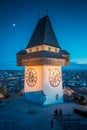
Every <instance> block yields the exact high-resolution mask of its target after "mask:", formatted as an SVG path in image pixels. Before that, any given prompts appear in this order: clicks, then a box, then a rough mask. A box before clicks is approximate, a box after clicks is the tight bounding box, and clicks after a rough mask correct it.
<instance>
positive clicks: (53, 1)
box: [0, 0, 87, 69]
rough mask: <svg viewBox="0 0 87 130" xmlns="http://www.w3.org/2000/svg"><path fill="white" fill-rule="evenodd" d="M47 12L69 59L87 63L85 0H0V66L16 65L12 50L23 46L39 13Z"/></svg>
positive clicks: (41, 14) (12, 67)
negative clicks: (68, 54)
mask: <svg viewBox="0 0 87 130" xmlns="http://www.w3.org/2000/svg"><path fill="white" fill-rule="evenodd" d="M47 6H48V15H49V17H50V20H51V23H52V25H53V28H54V31H55V34H56V37H57V40H58V42H59V44H60V46H61V48H62V49H65V50H67V51H68V52H69V53H70V60H71V62H72V61H73V62H77V63H87V0H0V69H17V68H20V67H16V53H17V52H18V51H20V50H22V49H25V48H26V46H27V44H28V41H29V39H30V37H31V35H32V32H33V31H34V28H35V26H36V24H37V21H38V19H39V16H38V10H40V17H43V16H45V15H46V13H47V12H46V7H47Z"/></svg>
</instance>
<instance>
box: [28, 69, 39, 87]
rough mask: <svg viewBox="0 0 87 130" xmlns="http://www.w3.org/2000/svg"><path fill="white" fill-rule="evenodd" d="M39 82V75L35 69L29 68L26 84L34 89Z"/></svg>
mask: <svg viewBox="0 0 87 130" xmlns="http://www.w3.org/2000/svg"><path fill="white" fill-rule="evenodd" d="M36 82H37V73H36V71H35V69H33V68H29V69H28V70H27V72H26V83H27V85H28V86H29V87H34V86H35V84H36Z"/></svg>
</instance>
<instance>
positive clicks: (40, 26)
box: [26, 16, 60, 48]
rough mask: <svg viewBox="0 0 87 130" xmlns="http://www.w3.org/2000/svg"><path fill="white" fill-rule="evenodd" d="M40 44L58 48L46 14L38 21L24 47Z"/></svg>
mask: <svg viewBox="0 0 87 130" xmlns="http://www.w3.org/2000/svg"><path fill="white" fill-rule="evenodd" d="M42 44H45V45H49V46H53V47H58V48H60V46H59V44H58V41H57V39H56V36H55V33H54V30H53V28H52V25H51V22H50V19H49V17H48V16H45V17H43V18H41V19H40V20H39V21H38V23H37V25H36V28H35V30H34V32H33V34H32V36H31V39H30V41H29V43H28V46H27V47H26V48H31V47H35V46H39V45H42Z"/></svg>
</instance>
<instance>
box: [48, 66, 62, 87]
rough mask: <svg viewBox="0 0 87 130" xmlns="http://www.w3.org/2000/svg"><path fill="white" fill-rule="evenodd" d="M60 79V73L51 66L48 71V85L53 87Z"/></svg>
mask: <svg viewBox="0 0 87 130" xmlns="http://www.w3.org/2000/svg"><path fill="white" fill-rule="evenodd" d="M60 81H61V74H60V71H59V69H58V68H53V69H50V73H49V82H50V85H51V86H53V87H57V86H59V84H60Z"/></svg>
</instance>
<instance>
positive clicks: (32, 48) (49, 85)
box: [17, 16, 69, 105]
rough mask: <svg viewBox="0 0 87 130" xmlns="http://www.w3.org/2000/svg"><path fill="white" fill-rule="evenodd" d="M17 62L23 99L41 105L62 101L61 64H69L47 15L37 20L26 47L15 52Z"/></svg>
mask: <svg viewBox="0 0 87 130" xmlns="http://www.w3.org/2000/svg"><path fill="white" fill-rule="evenodd" d="M17 65H18V66H25V77H24V79H25V81H24V96H25V99H27V100H29V101H32V102H36V103H39V104H43V105H46V104H54V103H62V102H63V88H62V70H61V67H62V66H67V65H69V53H68V52H66V51H65V50H62V49H61V47H60V46H59V43H58V41H57V39H56V36H55V33H54V30H53V27H52V25H51V22H50V19H49V16H45V17H42V18H41V19H40V20H39V21H38V23H37V25H36V27H35V30H34V32H33V34H32V36H31V38H30V41H29V43H28V45H27V47H26V48H25V49H24V50H21V51H20V52H18V53H17Z"/></svg>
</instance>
